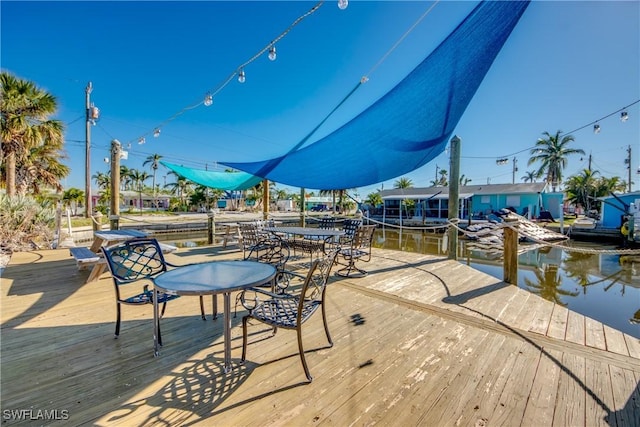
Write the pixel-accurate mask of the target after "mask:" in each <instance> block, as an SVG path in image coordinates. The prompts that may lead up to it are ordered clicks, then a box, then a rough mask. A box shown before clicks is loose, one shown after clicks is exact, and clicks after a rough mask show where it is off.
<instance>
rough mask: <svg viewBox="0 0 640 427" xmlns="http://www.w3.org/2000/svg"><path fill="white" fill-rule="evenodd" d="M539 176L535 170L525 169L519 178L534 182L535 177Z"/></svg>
mask: <svg viewBox="0 0 640 427" xmlns="http://www.w3.org/2000/svg"><path fill="white" fill-rule="evenodd" d="M538 178H540V176H539V175H538V173H537V172H536V171H527V172H526V173H525V174H524V176H523V177H522V178H521V179H522V180H523V181H524V182H536V179H538Z"/></svg>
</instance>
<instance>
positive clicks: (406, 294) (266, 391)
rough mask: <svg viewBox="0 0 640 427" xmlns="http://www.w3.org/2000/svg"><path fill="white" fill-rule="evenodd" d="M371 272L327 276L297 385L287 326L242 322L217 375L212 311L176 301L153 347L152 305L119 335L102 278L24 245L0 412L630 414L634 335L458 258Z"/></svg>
mask: <svg viewBox="0 0 640 427" xmlns="http://www.w3.org/2000/svg"><path fill="white" fill-rule="evenodd" d="M240 256H241V252H240V251H238V250H235V249H223V248H221V247H199V248H193V249H180V250H179V251H177V252H175V253H173V254H170V255H169V256H168V257H167V258H168V259H170V260H171V261H173V262H176V263H181V262H182V263H186V262H194V261H204V260H213V259H220V258H239V257H240ZM365 268H366V269H367V270H368V271H369V272H370V274H369V276H367V277H366V278H363V279H343V278H338V277H333V278H332V280H333V284H332V285H331V286H330V288H329V295H328V298H329V306H328V315H329V318H330V319H329V320H330V329H331V332H332V336H333V338H334V346H333V347H332V348H327V346H326V341H325V338H324V332H323V328H322V324H321V320H320V318H319V317H318V318H317V319H313V320H312V321H311V322H310V323H309V324H307V325H306V328H305V346H306V348H307V350H308V351H307V362H308V363H309V367H310V369H311V373H312V375H313V376H314V381H313V382H312V383H311V384H307V383H305V382H304V381H305V376H304V372H303V370H302V367H301V365H300V360H299V358H298V355H297V344H296V337H295V333H292V332H290V331H279V332H278V334H276V336H275V337H271V336H270V335H271V334H270V330H269V329H267V328H265V327H263V326H260V325H258V324H256V325H254V326H252V327H251V328H250V334H251V336H250V345H249V348H248V361H247V363H246V364H244V365H242V366H238V367H237V368H236V369H234V371H233V372H232V373H230V374H224V373H223V372H222V369H221V366H222V361H223V347H222V326H221V323H222V322H221V321H220V320H217V321H212V320H211V319H208V320H207V321H206V322H203V321H202V320H201V319H200V317H199V308H198V300H197V298H191V297H183V298H180V299H178V300H176V301H173V302H172V303H170V305H169V306H168V307H167V313H166V315H165V318H164V319H163V321H162V327H163V339H164V341H165V345H164V347H163V350H162V354H161V355H160V357H158V358H154V357H153V351H152V310H151V306H149V307H143V308H139V307H124V309H123V326H122V333H121V335H120V338H119V339H117V340H115V339H113V330H114V320H115V309H114V305H115V304H114V302H113V289H112V284H111V279H110V278H109V277H108V275H106V274H105V275H103V276H102V278H101V279H100V280H98V281H95V282H92V283H87V284H85V283H84V282H85V279H86V275H87V272H83V271H78V270H77V268H76V264H75V262H74V260H73V258H72V257H71V256H70V255H69V251H68V250H63V249H60V250H51V251H37V252H29V253H16V254H14V255H13V257H12V260H11V262H10V264H9V266H8V268H7V269H6V270H5V271H4V274H3V277H2V281H1V288H2V299H1V304H2V340H1V358H2V360H1V361H2V363H1V381H2V382H1V386H2V402H1V403H2V410H3V411H2V416H3V425H7V426H9V425H43V424H46V425H51V424H52V425H65V426H66V425H98V426H107V425H108V426H112V425H122V426H146V425H171V426H175V425H189V426H191V425H201V426H210V425H216V426H231V425H233V426H244V425H248V426H252V425H253V426H272V425H296V426H298V425H312V426H318V425H336V426H360V425H383V426H387V425H394V426H395V425H398V426H400V425H402V426H413V425H421V426H454V425H455V426H458V425H459V426H498V425H504V426H519V425H523V426H551V425H559V426H640V340H638V339H637V338H633V337H630V336H628V335H625V334H622V333H621V332H619V331H616V330H613V329H611V328H609V327H606V326H603V325H602V324H600V323H599V322H596V321H594V320H591V319H589V318H586V317H584V316H581V315H579V314H576V313H574V312H571V311H568V310H567V309H566V308H563V307H561V306H557V305H554V304H553V303H550V302H547V301H545V300H542V299H541V298H539V297H537V296H535V295H532V294H529V293H528V292H526V291H523V290H521V289H518V288H517V287H515V286H510V285H506V284H505V283H503V282H500V281H498V280H496V279H495V278H493V277H490V276H488V275H486V274H483V273H481V272H478V271H476V270H473V269H472V268H470V267H468V266H466V265H464V263H462V262H455V261H450V260H446V259H442V258H436V257H433V256H429V255H419V254H412V253H405V252H396V251H388V250H375V252H374V257H373V259H372V261H371V262H370V263H369V264H366V265H365ZM209 312H210V308H209ZM241 314H242V312H241V311H239V313H238V317H237V318H236V319H234V328H233V334H232V336H233V349H232V357H233V358H234V362H236V363H237V362H238V361H239V357H240V347H241V344H242V338H241V327H239V323H240V316H241ZM25 418H27V419H25ZM48 418H49V419H48ZM50 418H57V419H58V420H57V421H55V420H54V421H52V420H50Z"/></svg>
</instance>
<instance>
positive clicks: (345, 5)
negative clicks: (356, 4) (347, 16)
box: [338, 0, 349, 10]
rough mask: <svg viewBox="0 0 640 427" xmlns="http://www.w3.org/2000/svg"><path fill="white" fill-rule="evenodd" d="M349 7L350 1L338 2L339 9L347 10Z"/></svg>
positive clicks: (340, 0) (341, 0)
mask: <svg viewBox="0 0 640 427" xmlns="http://www.w3.org/2000/svg"><path fill="white" fill-rule="evenodd" d="M347 6H349V0H338V8H339V9H340V10H345V9H346V8H347Z"/></svg>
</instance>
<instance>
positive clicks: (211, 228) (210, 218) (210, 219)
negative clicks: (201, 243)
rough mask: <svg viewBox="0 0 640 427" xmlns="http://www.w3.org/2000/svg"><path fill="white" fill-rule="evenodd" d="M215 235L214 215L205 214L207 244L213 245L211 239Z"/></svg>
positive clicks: (211, 213) (210, 213)
mask: <svg viewBox="0 0 640 427" xmlns="http://www.w3.org/2000/svg"><path fill="white" fill-rule="evenodd" d="M215 234H216V222H215V213H213V212H209V213H207V244H209V245H212V244H213V237H214V236H215Z"/></svg>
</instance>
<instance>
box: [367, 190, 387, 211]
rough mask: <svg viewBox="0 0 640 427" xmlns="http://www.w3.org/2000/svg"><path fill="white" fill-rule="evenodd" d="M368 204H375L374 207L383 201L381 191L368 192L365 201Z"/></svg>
mask: <svg viewBox="0 0 640 427" xmlns="http://www.w3.org/2000/svg"><path fill="white" fill-rule="evenodd" d="M364 202H365V203H366V204H368V205H371V206H373V207H374V208H375V207H377V206H379V205H381V204H382V203H383V200H382V196H381V195H380V193H379V192H376V193H369V194H367V198H366V199H365V201H364Z"/></svg>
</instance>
